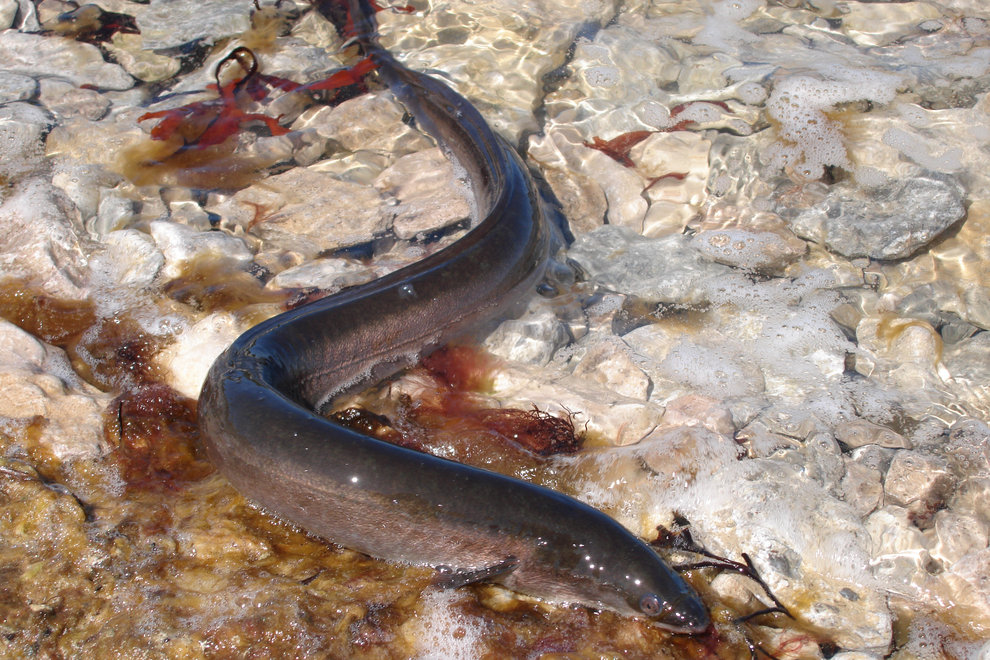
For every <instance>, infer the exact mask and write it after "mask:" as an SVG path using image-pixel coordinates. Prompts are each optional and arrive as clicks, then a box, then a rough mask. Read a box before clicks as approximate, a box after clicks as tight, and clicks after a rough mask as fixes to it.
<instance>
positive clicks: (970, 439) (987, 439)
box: [940, 417, 990, 477]
mask: <svg viewBox="0 0 990 660" xmlns="http://www.w3.org/2000/svg"><path fill="white" fill-rule="evenodd" d="M940 453H941V454H942V455H943V456H944V457H945V460H946V461H948V462H949V466H950V467H951V468H952V470H953V472H954V473H955V474H956V476H959V477H969V476H974V477H975V476H979V477H990V426H987V424H986V423H985V422H983V421H982V420H979V419H975V418H972V417H964V418H962V419H959V420H957V421H956V422H955V423H954V424H953V425H952V428H951V429H950V431H949V439H948V440H947V441H946V443H945V444H944V445H943V447H942V448H941V450H940Z"/></svg>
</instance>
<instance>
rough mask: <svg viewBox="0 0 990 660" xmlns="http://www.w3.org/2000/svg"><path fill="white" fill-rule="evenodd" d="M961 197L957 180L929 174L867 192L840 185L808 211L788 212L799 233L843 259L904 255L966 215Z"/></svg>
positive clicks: (795, 229)
mask: <svg viewBox="0 0 990 660" xmlns="http://www.w3.org/2000/svg"><path fill="white" fill-rule="evenodd" d="M962 199H963V198H962V191H961V190H960V188H959V186H958V185H957V184H956V183H955V182H954V181H951V180H949V179H947V178H945V177H937V176H934V175H929V176H921V177H915V178H911V179H900V180H895V181H891V182H889V183H886V184H884V185H882V186H880V187H878V188H875V189H872V190H868V191H866V192H865V193H862V192H859V191H854V190H852V189H850V188H849V187H848V186H845V185H842V184H836V185H835V186H833V188H832V189H831V190H830V191H829V193H828V195H827V196H826V197H825V199H824V200H823V201H821V202H819V203H818V204H815V205H814V206H812V207H811V208H810V209H806V210H802V209H794V210H793V211H791V212H787V213H786V214H784V215H785V217H789V221H790V223H791V227H792V229H793V230H794V233H796V234H797V235H798V236H801V237H803V238H807V239H809V240H812V241H816V242H820V243H823V244H824V245H825V246H827V247H828V249H829V250H832V251H834V252H836V253H838V254H841V255H843V256H845V257H871V258H873V259H887V260H889V259H903V258H905V257H910V256H911V255H912V254H914V253H915V252H916V251H917V250H918V249H919V248H921V247H923V246H925V245H928V244H929V243H931V242H932V241H933V240H934V239H935V238H937V237H938V236H939V235H940V234H941V233H942V232H943V231H945V230H946V229H948V228H949V227H950V226H952V225H953V224H955V223H956V222H958V221H959V220H960V219H962V218H963V216H964V215H965V214H966V211H965V208H964V207H963V204H962Z"/></svg>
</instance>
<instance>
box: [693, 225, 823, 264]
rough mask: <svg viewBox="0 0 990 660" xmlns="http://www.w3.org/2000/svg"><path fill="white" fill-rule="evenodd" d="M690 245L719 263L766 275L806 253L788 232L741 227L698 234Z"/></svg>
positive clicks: (800, 242) (805, 247) (795, 238)
mask: <svg viewBox="0 0 990 660" xmlns="http://www.w3.org/2000/svg"><path fill="white" fill-rule="evenodd" d="M691 243H692V246H694V247H695V248H696V249H697V250H699V251H700V252H701V253H702V254H704V255H706V256H707V257H709V258H710V259H711V260H712V261H716V262H718V263H720V264H725V265H727V266H732V267H734V268H743V269H746V270H755V271H769V272H775V271H779V270H781V269H783V268H784V267H785V266H787V265H788V264H790V263H793V262H794V261H796V260H797V259H798V258H800V257H801V256H802V255H803V254H804V253H805V252H806V251H807V245H806V244H805V243H804V241H802V240H800V239H799V238H797V237H796V236H794V235H793V234H791V233H790V232H784V231H779V232H775V231H760V230H749V229H744V228H739V229H714V230H708V231H701V232H699V233H697V234H695V236H694V239H693V240H692V242H691Z"/></svg>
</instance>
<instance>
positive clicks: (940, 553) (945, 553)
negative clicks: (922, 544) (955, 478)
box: [931, 509, 988, 566]
mask: <svg viewBox="0 0 990 660" xmlns="http://www.w3.org/2000/svg"><path fill="white" fill-rule="evenodd" d="M935 537H936V541H935V544H934V545H933V546H932V548H931V553H932V557H934V558H936V559H940V560H942V561H943V562H945V564H946V565H947V566H952V565H953V564H955V563H956V562H957V561H959V560H960V559H962V558H963V557H964V556H965V555H967V554H969V553H970V552H974V551H977V550H982V549H984V548H986V547H987V541H988V526H987V524H986V523H985V522H983V521H982V520H980V519H979V518H977V517H976V516H974V515H969V514H960V513H956V512H954V511H952V510H951V509H943V510H941V511H938V512H936V513H935Z"/></svg>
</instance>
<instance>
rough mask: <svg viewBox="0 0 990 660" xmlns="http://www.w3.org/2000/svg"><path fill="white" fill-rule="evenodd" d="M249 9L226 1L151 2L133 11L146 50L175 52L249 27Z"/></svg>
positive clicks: (173, 0)
mask: <svg viewBox="0 0 990 660" xmlns="http://www.w3.org/2000/svg"><path fill="white" fill-rule="evenodd" d="M251 11H252V6H251V4H250V3H248V4H240V3H236V2H226V1H225V0H152V1H151V4H150V5H149V6H147V7H146V8H141V7H139V6H138V7H135V8H134V9H133V10H132V13H133V14H134V17H135V18H136V19H137V26H138V30H139V31H140V36H141V39H142V41H143V42H144V47H145V48H147V49H149V50H166V49H169V48H176V47H178V46H182V45H183V44H187V43H190V42H193V41H197V40H204V41H206V42H208V43H213V42H215V41H217V40H220V39H225V38H227V37H234V36H237V35H240V34H242V33H244V32H246V31H247V30H248V28H250V27H251Z"/></svg>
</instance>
